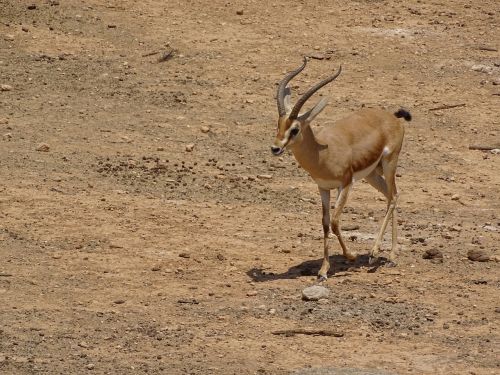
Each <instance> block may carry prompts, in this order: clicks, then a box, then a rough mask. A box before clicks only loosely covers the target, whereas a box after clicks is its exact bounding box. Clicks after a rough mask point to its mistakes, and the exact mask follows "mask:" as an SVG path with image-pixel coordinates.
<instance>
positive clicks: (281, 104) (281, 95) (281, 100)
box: [276, 57, 307, 117]
mask: <svg viewBox="0 0 500 375" xmlns="http://www.w3.org/2000/svg"><path fill="white" fill-rule="evenodd" d="M306 64H307V58H306V57H304V63H303V64H302V66H301V67H299V68H297V69H295V70H294V71H292V72H290V73H288V74H287V75H286V76H285V78H283V79H282V80H281V82H280V83H279V85H278V94H277V95H276V99H277V101H278V113H279V115H280V117H281V116H284V115H286V109H285V88H286V85H287V84H288V82H290V81H291V80H292V78H293V77H295V76H296V75H297V74H299V73H300V72H301V71H302V70H304V68H305V67H306Z"/></svg>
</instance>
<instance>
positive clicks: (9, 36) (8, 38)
mask: <svg viewBox="0 0 500 375" xmlns="http://www.w3.org/2000/svg"><path fill="white" fill-rule="evenodd" d="M3 38H4V40H6V41H7V42H12V41H14V35H12V34H6V35H5V36H4V37H3Z"/></svg>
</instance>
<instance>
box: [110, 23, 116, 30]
mask: <svg viewBox="0 0 500 375" xmlns="http://www.w3.org/2000/svg"><path fill="white" fill-rule="evenodd" d="M108 29H116V25H113V24H111V25H108Z"/></svg>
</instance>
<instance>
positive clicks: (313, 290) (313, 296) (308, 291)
mask: <svg viewBox="0 0 500 375" xmlns="http://www.w3.org/2000/svg"><path fill="white" fill-rule="evenodd" d="M329 294H330V291H329V290H328V289H327V288H325V287H324V286H321V285H313V286H310V287H307V288H305V289H304V290H303V291H302V299H303V300H305V301H318V300H320V299H322V298H328V295H329Z"/></svg>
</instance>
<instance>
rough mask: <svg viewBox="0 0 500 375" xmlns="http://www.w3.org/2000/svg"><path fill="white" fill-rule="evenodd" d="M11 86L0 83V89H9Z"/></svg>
mask: <svg viewBox="0 0 500 375" xmlns="http://www.w3.org/2000/svg"><path fill="white" fill-rule="evenodd" d="M11 90H12V86H11V85H6V84H1V85H0V91H11Z"/></svg>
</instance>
